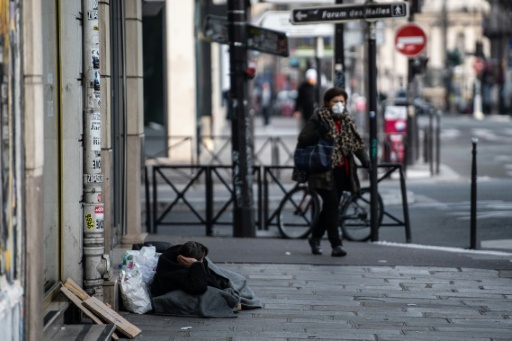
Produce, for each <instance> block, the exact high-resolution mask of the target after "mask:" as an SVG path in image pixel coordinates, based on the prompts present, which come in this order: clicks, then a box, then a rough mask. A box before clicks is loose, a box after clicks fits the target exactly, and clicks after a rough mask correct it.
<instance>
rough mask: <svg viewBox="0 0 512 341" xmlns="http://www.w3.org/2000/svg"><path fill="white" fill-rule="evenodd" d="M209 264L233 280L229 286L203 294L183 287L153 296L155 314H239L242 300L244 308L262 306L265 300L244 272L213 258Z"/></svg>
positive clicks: (212, 288) (230, 280)
mask: <svg viewBox="0 0 512 341" xmlns="http://www.w3.org/2000/svg"><path fill="white" fill-rule="evenodd" d="M206 259H207V260H208V267H209V268H210V270H211V271H212V272H213V273H215V274H216V275H217V276H220V277H223V278H225V279H227V280H228V281H229V288H227V289H224V290H221V289H217V288H214V287H208V289H207V290H206V292H205V293H204V294H202V295H191V294H189V293H187V292H185V291H182V290H175V291H171V292H168V293H166V294H164V295H162V296H158V297H153V298H152V300H153V309H154V312H155V314H161V315H175V316H198V317H237V315H236V312H238V304H239V303H240V304H241V306H242V310H244V309H256V308H261V302H260V300H259V298H257V297H256V295H255V294H254V292H253V291H252V289H251V288H249V286H248V285H247V280H246V279H245V277H244V276H242V275H240V274H238V273H236V272H233V271H230V270H227V269H223V268H221V267H218V266H216V265H215V264H214V263H213V262H212V261H211V260H210V259H208V258H206Z"/></svg>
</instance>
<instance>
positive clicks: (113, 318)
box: [61, 278, 142, 340]
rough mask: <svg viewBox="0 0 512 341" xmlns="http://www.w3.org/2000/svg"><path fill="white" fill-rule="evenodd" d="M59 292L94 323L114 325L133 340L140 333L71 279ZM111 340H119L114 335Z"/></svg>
mask: <svg viewBox="0 0 512 341" xmlns="http://www.w3.org/2000/svg"><path fill="white" fill-rule="evenodd" d="M61 291H62V292H63V293H64V295H66V297H68V298H69V299H70V300H71V301H72V302H73V303H75V304H76V305H77V306H78V308H80V309H81V310H82V311H83V312H84V313H85V314H86V315H87V316H88V317H90V318H91V319H92V320H93V321H94V323H96V324H104V322H103V321H106V322H108V323H111V324H114V325H115V326H116V329H118V330H119V331H120V332H122V333H123V334H125V335H126V336H128V337H130V338H134V337H135V336H137V335H138V334H140V333H141V332H142V331H141V330H140V329H139V328H137V327H136V326H134V325H133V324H131V323H130V322H128V321H127V320H126V319H125V318H123V317H122V316H121V315H119V314H118V313H117V312H116V311H115V310H113V309H112V308H110V307H109V306H108V305H107V304H105V303H103V302H101V301H100V300H98V299H97V298H96V297H91V296H89V295H88V294H87V293H86V292H85V291H84V290H83V289H82V288H80V286H78V284H76V283H75V282H74V281H73V280H72V279H71V278H68V279H67V280H66V281H65V282H64V286H63V287H62V288H61ZM112 338H113V339H114V340H118V339H119V337H118V336H117V335H116V334H115V333H114V334H113V335H112Z"/></svg>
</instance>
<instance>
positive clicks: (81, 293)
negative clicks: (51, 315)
mask: <svg viewBox="0 0 512 341" xmlns="http://www.w3.org/2000/svg"><path fill="white" fill-rule="evenodd" d="M64 286H65V287H66V288H68V289H69V290H70V291H71V292H72V293H73V294H75V295H76V296H78V297H79V298H80V299H81V300H82V301H85V300H86V299H88V298H89V297H90V296H89V295H88V294H87V293H86V292H85V290H83V289H82V288H80V286H79V285H78V284H76V283H75V281H73V280H72V279H71V278H68V279H66V281H65V282H64Z"/></svg>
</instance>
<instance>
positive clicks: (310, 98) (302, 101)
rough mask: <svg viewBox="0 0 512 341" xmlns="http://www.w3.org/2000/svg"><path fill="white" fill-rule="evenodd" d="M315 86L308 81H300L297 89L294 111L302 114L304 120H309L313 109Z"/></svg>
mask: <svg viewBox="0 0 512 341" xmlns="http://www.w3.org/2000/svg"><path fill="white" fill-rule="evenodd" d="M315 91H316V87H315V86H314V85H311V84H309V83H308V82H304V83H302V84H301V85H300V86H299V88H298V89H297V100H296V101H295V111H299V112H300V113H301V114H302V119H303V121H304V122H306V121H307V120H309V118H310V117H311V116H312V115H313V112H314V111H315V104H316V103H315V102H316V93H315Z"/></svg>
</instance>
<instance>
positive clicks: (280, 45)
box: [203, 15, 289, 57]
mask: <svg viewBox="0 0 512 341" xmlns="http://www.w3.org/2000/svg"><path fill="white" fill-rule="evenodd" d="M203 35H204V39H205V40H207V41H209V42H215V43H219V44H229V35H228V21H227V19H226V18H223V17H217V16H214V15H208V16H206V20H205V25H204V29H203ZM247 47H248V48H249V49H251V50H256V51H260V52H263V53H270V54H274V55H277V56H282V57H288V56H289V53H288V37H287V36H286V33H283V32H280V31H274V30H269V29H267V28H263V27H258V26H253V25H247Z"/></svg>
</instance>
